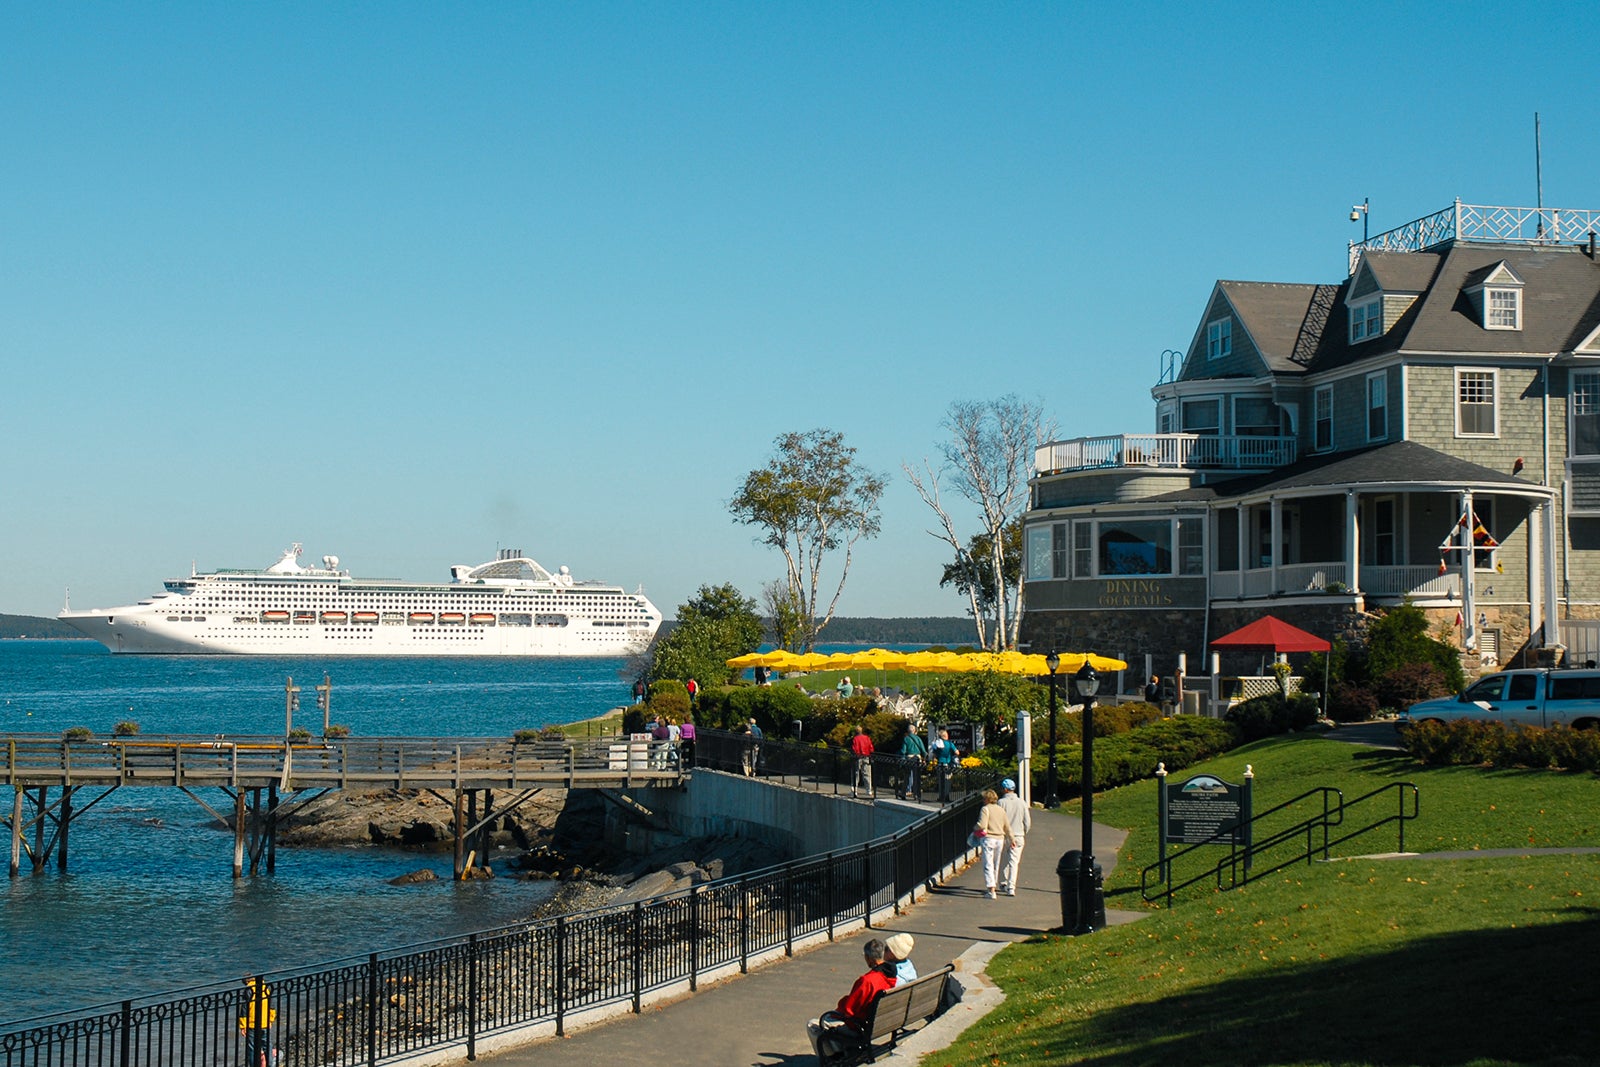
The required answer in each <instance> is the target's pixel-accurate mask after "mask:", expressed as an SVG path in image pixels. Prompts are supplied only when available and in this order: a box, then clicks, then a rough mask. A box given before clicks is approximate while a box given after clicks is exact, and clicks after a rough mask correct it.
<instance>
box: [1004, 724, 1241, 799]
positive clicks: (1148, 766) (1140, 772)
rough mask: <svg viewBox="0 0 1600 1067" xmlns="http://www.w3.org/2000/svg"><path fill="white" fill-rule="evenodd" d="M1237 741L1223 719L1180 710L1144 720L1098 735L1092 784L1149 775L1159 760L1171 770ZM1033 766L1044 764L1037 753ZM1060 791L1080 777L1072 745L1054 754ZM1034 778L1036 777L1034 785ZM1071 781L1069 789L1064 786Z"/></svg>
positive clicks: (1119, 782) (1101, 785)
mask: <svg viewBox="0 0 1600 1067" xmlns="http://www.w3.org/2000/svg"><path fill="white" fill-rule="evenodd" d="M1238 744H1239V729H1238V727H1236V726H1235V725H1234V724H1233V723H1230V722H1226V721H1224V720H1222V719H1207V718H1201V717H1200V716H1197V715H1180V716H1174V717H1173V718H1169V719H1161V720H1160V721H1158V722H1152V723H1148V724H1146V725H1144V726H1140V727H1139V728H1138V729H1135V730H1130V731H1128V732H1127V733H1124V734H1117V735H1115V736H1113V737H1110V738H1107V739H1106V741H1105V742H1104V743H1101V742H1099V741H1098V740H1097V741H1096V743H1095V746H1094V755H1093V759H1094V788H1095V789H1096V790H1101V789H1110V788H1112V787H1113V786H1119V785H1126V784H1128V783H1129V782H1137V781H1140V780H1142V779H1145V778H1149V777H1150V776H1151V775H1152V774H1154V773H1155V770H1156V765H1157V764H1158V763H1165V764H1166V765H1167V770H1169V771H1175V770H1179V769H1181V768H1183V767H1188V766H1191V765H1193V764H1195V763H1199V762H1201V761H1202V760H1208V759H1210V758H1211V757H1213V756H1217V755H1220V754H1222V753H1224V752H1226V751H1228V750H1229V749H1231V748H1234V747H1236V746H1237V745H1238ZM1034 763H1035V765H1036V766H1040V767H1042V766H1043V765H1044V763H1045V761H1044V760H1043V759H1040V758H1039V756H1038V755H1037V754H1036V755H1035V756H1034ZM1056 769H1057V774H1058V775H1059V776H1060V778H1061V781H1062V783H1063V788H1062V791H1064V792H1070V791H1080V790H1081V789H1082V788H1083V787H1082V784H1081V783H1082V780H1083V755H1082V752H1081V751H1080V750H1079V749H1078V747H1077V746H1076V745H1074V746H1072V752H1071V753H1070V754H1067V753H1062V754H1060V755H1058V756H1057V759H1056ZM1038 781H1039V779H1038V778H1037V777H1036V778H1035V788H1038V785H1037V783H1038ZM1067 785H1070V786H1071V787H1072V788H1071V790H1066V789H1065V788H1064V787H1065V786H1067Z"/></svg>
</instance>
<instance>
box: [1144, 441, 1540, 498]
mask: <svg viewBox="0 0 1600 1067" xmlns="http://www.w3.org/2000/svg"><path fill="white" fill-rule="evenodd" d="M1395 482H1403V483H1406V484H1408V485H1429V484H1433V485H1438V486H1440V487H1441V488H1465V487H1473V488H1481V487H1483V486H1495V485H1504V486H1516V487H1518V488H1522V489H1536V488H1537V487H1536V486H1535V485H1534V484H1533V483H1532V482H1529V481H1527V480H1526V479H1523V478H1518V477H1516V476H1515V475H1512V474H1507V473H1505V472H1503V471H1497V470H1493V469H1491V468H1489V467H1484V466H1481V465H1479V464H1477V463H1472V462H1470V461H1468V460H1464V459H1461V458H1459V457H1457V456H1451V455H1447V454H1446V453H1444V452H1440V451H1438V450H1436V449H1432V448H1429V447H1428V446H1426V445H1419V444H1417V443H1416V442H1415V441H1398V442H1396V443H1394V444H1388V445H1376V446H1374V447H1372V448H1366V449H1362V450H1361V451H1358V452H1335V453H1333V454H1331V455H1326V456H1312V457H1310V458H1308V459H1302V460H1300V461H1299V462H1297V463H1293V464H1290V465H1289V466H1287V467H1280V468H1278V469H1277V470H1275V471H1271V472H1268V473H1266V474H1252V475H1247V476H1245V477H1242V478H1233V479H1230V480H1229V481H1225V482H1217V483H1215V484H1213V485H1205V486H1196V487H1194V488H1192V489H1181V490H1179V491H1177V492H1174V493H1165V494H1163V495H1161V496H1155V497H1150V498H1149V500H1150V501H1155V502H1163V503H1179V502H1182V501H1220V500H1228V499H1232V498H1235V497H1243V496H1253V495H1256V494H1259V493H1265V492H1288V491H1292V490H1297V489H1316V488H1318V487H1319V486H1327V487H1329V488H1333V487H1335V486H1350V485H1382V484H1386V483H1395Z"/></svg>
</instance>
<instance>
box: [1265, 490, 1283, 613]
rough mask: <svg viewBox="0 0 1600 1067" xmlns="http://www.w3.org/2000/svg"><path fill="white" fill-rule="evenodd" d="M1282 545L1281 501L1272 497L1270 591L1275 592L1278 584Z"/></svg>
mask: <svg viewBox="0 0 1600 1067" xmlns="http://www.w3.org/2000/svg"><path fill="white" fill-rule="evenodd" d="M1282 546H1283V502H1282V501H1280V500H1279V499H1278V498H1277V497H1273V498H1272V544H1271V546H1269V547H1270V551H1269V553H1268V558H1270V559H1271V560H1272V592H1274V593H1276V592H1277V591H1278V590H1279V588H1280V586H1279V585H1278V564H1279V563H1281V562H1283V561H1282V560H1280V559H1279V558H1278V554H1279V553H1280V552H1281V551H1282Z"/></svg>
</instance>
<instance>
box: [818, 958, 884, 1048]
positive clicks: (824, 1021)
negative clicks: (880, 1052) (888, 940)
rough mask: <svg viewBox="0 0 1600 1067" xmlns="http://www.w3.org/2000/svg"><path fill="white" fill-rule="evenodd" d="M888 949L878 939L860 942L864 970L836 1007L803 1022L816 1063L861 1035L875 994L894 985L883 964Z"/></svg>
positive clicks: (876, 995) (875, 998)
mask: <svg viewBox="0 0 1600 1067" xmlns="http://www.w3.org/2000/svg"><path fill="white" fill-rule="evenodd" d="M888 951H889V947H888V945H886V944H885V943H884V942H883V940H882V939H881V938H876V937H874V938H873V939H872V940H870V941H868V942H867V943H866V944H865V945H862V946H861V954H862V956H864V957H865V958H866V962H867V971H866V973H865V974H863V975H862V976H861V977H860V978H857V979H856V984H855V985H853V986H851V987H850V992H848V993H846V994H845V995H844V996H843V997H841V998H840V999H839V1004H838V1007H837V1008H836V1009H835V1010H833V1011H827V1012H823V1013H822V1017H821V1018H818V1019H812V1020H811V1021H810V1022H808V1023H806V1033H807V1035H809V1036H810V1038H811V1050H812V1051H813V1052H815V1053H816V1054H817V1062H818V1063H819V1064H824V1063H827V1062H828V1061H829V1059H831V1058H832V1057H834V1056H836V1055H838V1054H839V1053H840V1052H841V1051H843V1050H844V1048H846V1047H847V1046H848V1044H849V1043H850V1042H849V1039H850V1038H853V1037H856V1036H859V1035H860V1033H861V1032H862V1030H863V1029H864V1028H865V1027H866V1024H867V1018H868V1017H869V1016H870V1015H871V1014H872V1005H873V1002H874V1001H876V1000H877V999H878V994H880V993H882V992H884V991H885V990H889V989H893V988H894V972H893V971H892V970H890V969H889V968H887V967H885V966H884V963H883V958H884V956H886V955H887V954H888ZM835 1031H840V1032H835ZM841 1038H843V1039H845V1040H841Z"/></svg>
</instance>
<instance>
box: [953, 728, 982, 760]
mask: <svg viewBox="0 0 1600 1067" xmlns="http://www.w3.org/2000/svg"><path fill="white" fill-rule="evenodd" d="M944 729H946V730H949V731H950V742H951V744H953V745H955V746H956V751H957V752H959V753H961V754H962V755H963V756H970V755H972V754H973V753H974V752H976V751H977V750H978V749H980V748H982V747H983V723H981V722H947V723H945V724H944Z"/></svg>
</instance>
